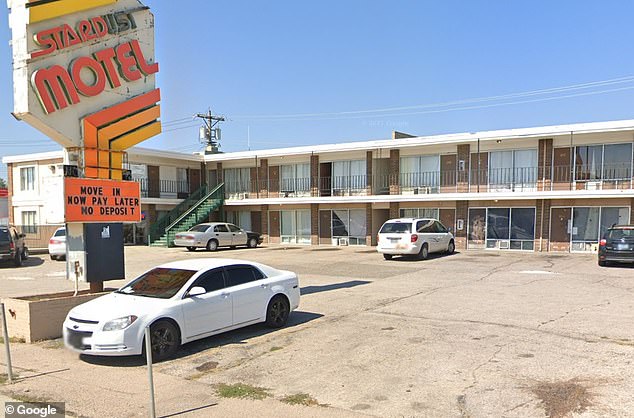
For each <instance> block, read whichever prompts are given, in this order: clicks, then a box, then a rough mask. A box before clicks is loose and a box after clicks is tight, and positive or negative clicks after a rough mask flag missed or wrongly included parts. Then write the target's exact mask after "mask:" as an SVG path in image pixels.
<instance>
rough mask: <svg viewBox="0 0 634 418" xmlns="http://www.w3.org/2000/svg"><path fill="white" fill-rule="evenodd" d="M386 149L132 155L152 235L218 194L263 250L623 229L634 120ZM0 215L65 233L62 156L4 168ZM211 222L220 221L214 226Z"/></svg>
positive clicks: (537, 238)
mask: <svg viewBox="0 0 634 418" xmlns="http://www.w3.org/2000/svg"><path fill="white" fill-rule="evenodd" d="M394 136H395V138H393V139H387V140H378V141H366V142H349V143H339V144H330V145H317V146H302V147H292V148H280V149H268V150H258V151H244V152H230V153H220V154H209V155H203V154H191V155H190V154H178V153H173V152H167V151H156V150H148V149H142V148H135V149H132V150H130V152H129V153H128V162H127V167H128V168H129V169H130V170H131V171H132V176H133V179H134V180H136V181H139V182H140V183H141V192H142V211H143V217H144V220H143V221H142V222H141V223H138V224H130V225H126V240H127V241H128V242H130V243H138V244H140V243H147V239H148V236H147V235H148V230H149V228H150V226H151V225H152V224H153V223H154V222H156V221H157V220H159V219H160V218H161V216H164V215H165V214H166V213H167V212H169V211H170V210H172V209H173V208H174V207H176V206H177V205H178V204H179V203H180V202H181V201H182V200H183V199H184V198H186V197H188V196H189V195H190V194H192V193H194V191H195V190H197V189H198V188H199V187H201V185H204V184H207V185H210V186H214V185H216V184H221V183H224V192H225V199H226V200H225V201H224V207H223V211H222V212H218V211H217V212H214V213H212V214H211V215H210V218H211V219H218V218H219V217H220V216H223V217H224V218H226V220H228V221H230V222H233V223H236V224H238V225H240V226H241V227H243V228H245V229H251V230H255V231H259V232H262V233H263V234H264V236H265V243H270V244H305V245H367V246H370V245H376V233H377V232H378V230H379V228H380V226H381V225H382V223H383V222H385V221H386V220H387V219H390V218H395V217H416V216H420V217H436V218H438V219H440V220H441V221H442V223H443V224H445V225H446V226H448V227H450V228H451V229H452V231H453V232H454V234H455V235H456V247H457V248H458V249H491V250H516V251H540V252H543V251H565V252H568V251H580V252H584V251H592V250H593V249H596V243H597V242H598V240H599V238H600V236H601V234H602V233H603V231H605V229H606V228H607V227H609V226H611V225H613V224H624V223H633V222H634V220H633V219H632V207H633V206H634V187H633V186H634V183H633V181H634V178H633V166H632V165H633V160H634V159H633V152H634V146H633V144H634V120H623V121H613V122H598V123H582V124H571V125H561V126H546V127H538V128H525V129H510V130H498V131H487V132H472V133H460V134H448V135H436V136H423V137H409V136H407V135H394ZM3 162H4V163H6V164H7V165H8V173H9V179H8V180H9V181H8V183H9V197H10V203H9V206H10V207H9V212H10V213H9V216H10V221H11V222H12V223H14V224H17V225H21V226H22V228H23V229H24V230H25V232H28V233H31V234H32V235H33V237H34V239H35V238H38V237H39V238H41V239H44V241H45V240H46V239H48V236H49V235H50V230H51V228H54V227H55V226H56V225H59V224H61V223H63V219H64V216H63V201H62V195H63V193H62V189H61V188H62V170H61V164H62V152H61V151H59V152H49V153H43V154H30V155H18V156H10V157H5V158H3ZM221 214H222V215H221Z"/></svg>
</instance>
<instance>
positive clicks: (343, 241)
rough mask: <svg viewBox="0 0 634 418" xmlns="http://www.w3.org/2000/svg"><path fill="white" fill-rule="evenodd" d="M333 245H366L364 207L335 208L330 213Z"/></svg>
mask: <svg viewBox="0 0 634 418" xmlns="http://www.w3.org/2000/svg"><path fill="white" fill-rule="evenodd" d="M331 227H332V243H333V245H366V231H367V228H366V213H365V210H364V209H335V210H333V211H332V214H331Z"/></svg>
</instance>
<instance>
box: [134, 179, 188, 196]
mask: <svg viewBox="0 0 634 418" xmlns="http://www.w3.org/2000/svg"><path fill="white" fill-rule="evenodd" d="M133 180H134V181H136V182H137V183H139V184H140V185H141V197H155V198H163V199H186V198H187V197H189V195H190V193H191V192H192V191H194V190H191V191H190V187H189V182H187V181H178V180H156V181H151V180H148V179H146V178H142V179H133Z"/></svg>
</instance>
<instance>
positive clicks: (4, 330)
mask: <svg viewBox="0 0 634 418" xmlns="http://www.w3.org/2000/svg"><path fill="white" fill-rule="evenodd" d="M0 315H2V337H3V338H4V351H5V354H6V358H7V377H8V378H9V383H13V367H12V366H11V348H10V347H9V330H8V329H7V316H6V315H5V313H4V303H0Z"/></svg>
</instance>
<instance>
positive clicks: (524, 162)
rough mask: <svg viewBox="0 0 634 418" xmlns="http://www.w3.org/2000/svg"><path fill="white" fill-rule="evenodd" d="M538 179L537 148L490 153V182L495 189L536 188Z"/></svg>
mask: <svg viewBox="0 0 634 418" xmlns="http://www.w3.org/2000/svg"><path fill="white" fill-rule="evenodd" d="M536 180H537V150H534V149H530V150H510V151H493V152H490V153H489V183H490V184H491V185H492V186H494V188H495V189H513V190H515V189H517V188H520V189H524V188H534V187H535V183H536Z"/></svg>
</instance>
